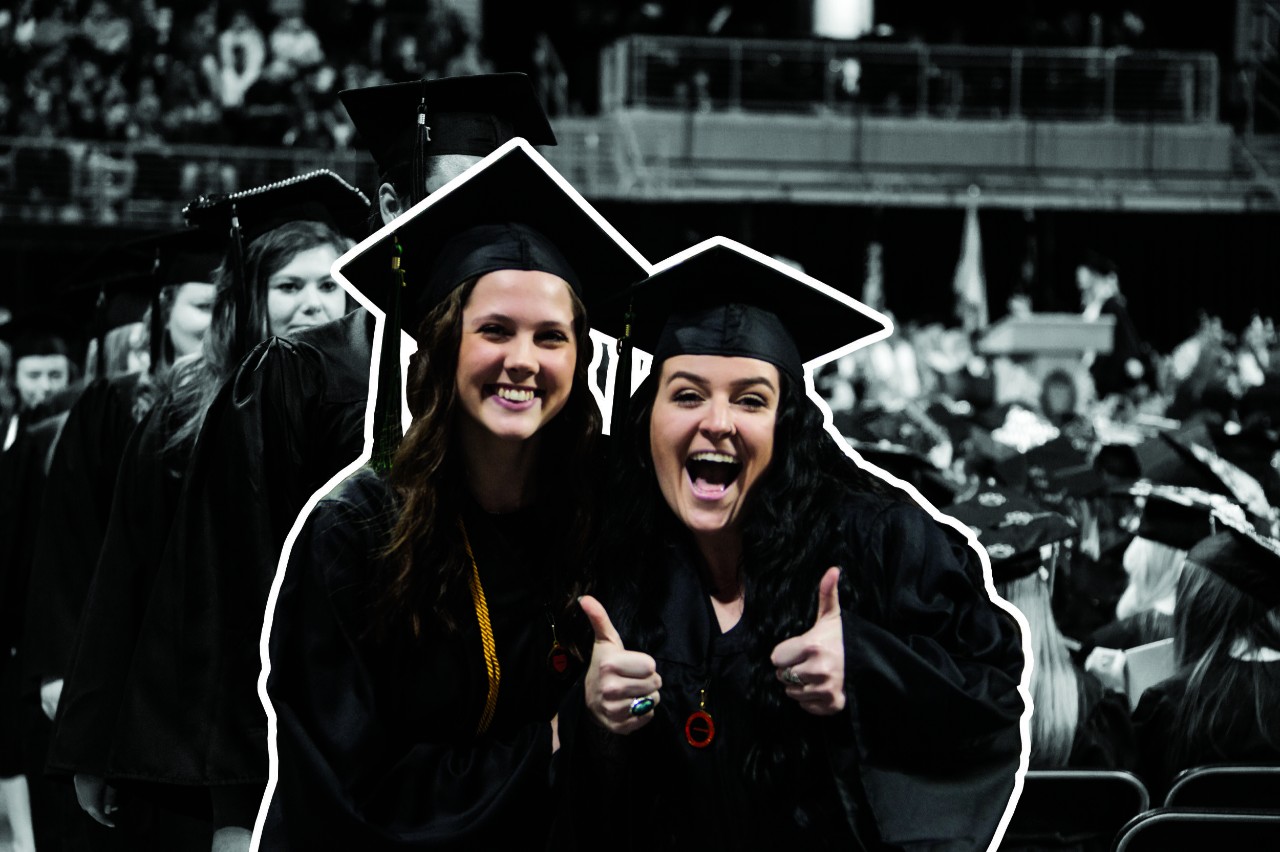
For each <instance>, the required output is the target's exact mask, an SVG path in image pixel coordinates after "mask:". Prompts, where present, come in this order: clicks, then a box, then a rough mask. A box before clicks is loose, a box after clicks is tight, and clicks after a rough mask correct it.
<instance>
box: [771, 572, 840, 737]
mask: <svg viewBox="0 0 1280 852" xmlns="http://www.w3.org/2000/svg"><path fill="white" fill-rule="evenodd" d="M839 582H840V569H839V568H829V569H827V573H826V574H823V575H822V582H821V583H819V584H818V617H817V618H816V619H815V620H814V622H813V627H811V628H809V629H808V630H807V631H805V632H804V633H801V634H800V635H799V636H793V637H792V638H790V639H787V640H786V641H784V642H781V643H779V644H778V646H777V647H776V648H774V649H773V654H772V655H771V656H770V660H771V661H772V662H773V664H774V666H776V667H777V669H778V673H777V677H778V680H780V681H782V682H783V683H784V684H786V687H787V696H788V697H789V698H792V699H794V700H796V701H798V702H799V703H800V706H801V707H802V708H803V709H804V710H806V711H807V712H809V713H812V714H814V715H815V716H832V715H835V714H836V713H839V712H840V711H841V710H843V709H844V705H845V694H844V630H843V629H842V625H841V622H840V590H839Z"/></svg>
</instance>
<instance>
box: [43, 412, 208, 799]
mask: <svg viewBox="0 0 1280 852" xmlns="http://www.w3.org/2000/svg"><path fill="white" fill-rule="evenodd" d="M172 420H173V417H172V412H171V410H170V409H169V407H168V406H165V405H163V403H161V404H157V406H156V407H155V408H153V409H152V410H151V411H150V412H149V413H148V414H147V415H146V416H145V417H144V418H143V419H142V421H141V422H140V423H139V424H138V426H137V428H136V429H135V430H134V431H133V434H132V435H131V436H130V438H129V441H128V443H127V445H126V447H125V452H124V458H123V459H122V461H121V465H120V470H119V474H118V477H117V480H116V488H115V492H114V494H113V495H112V501H111V514H110V516H109V517H108V520H107V529H106V536H105V539H104V541H103V546H102V551H101V553H100V555H99V558H98V564H97V567H96V569H95V570H94V573H93V580H92V581H91V583H90V585H89V592H88V596H87V598H86V601H85V607H84V613H83V615H82V617H81V621H80V626H79V629H78V630H77V634H76V639H75V644H74V648H73V651H72V662H71V666H70V668H69V669H68V674H67V678H66V683H65V684H64V686H63V691H62V698H61V701H60V703H59V705H58V714H57V718H56V719H55V720H54V738H53V744H52V747H51V748H50V752H49V764H48V765H49V768H50V769H51V770H53V771H55V772H87V773H91V774H94V775H98V776H102V777H106V778H113V779H125V778H133V779H141V780H152V775H151V773H149V772H148V771H147V769H146V766H145V762H144V763H143V764H142V765H138V764H137V763H135V762H134V761H133V760H131V759H130V758H129V756H127V755H122V756H117V755H116V753H115V749H114V733H115V729H116V723H117V720H118V718H119V715H120V707H121V703H122V701H123V698H124V689H125V684H126V681H127V676H128V672H129V669H130V666H132V665H133V663H134V656H135V652H136V650H137V642H138V636H139V632H140V629H141V625H142V622H143V617H144V614H145V613H146V612H147V610H148V608H149V607H155V606H163V605H164V603H163V602H157V601H153V600H152V591H153V588H154V581H155V574H156V569H157V567H158V566H159V563H160V555H161V553H162V552H163V549H164V545H165V542H166V540H167V539H168V535H169V529H170V524H171V522H172V518H173V506H174V505H175V503H176V502H177V499H178V494H179V493H180V490H181V486H182V478H181V474H182V470H183V468H184V467H185V462H186V453H184V452H182V451H181V450H172V451H166V449H165V443H166V441H167V439H168V436H169V435H171V434H172V433H173V431H174V423H173V422H172ZM118 758H119V759H118Z"/></svg>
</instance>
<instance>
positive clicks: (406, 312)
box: [334, 139, 649, 466]
mask: <svg viewBox="0 0 1280 852" xmlns="http://www.w3.org/2000/svg"><path fill="white" fill-rule="evenodd" d="M500 269H522V270H541V271H544V272H550V273H552V274H555V275H557V276H559V277H560V278H563V279H564V280H565V281H566V282H568V284H569V286H570V287H571V288H572V289H573V291H574V292H575V293H576V294H577V295H578V297H579V298H580V299H581V300H582V302H583V304H584V305H585V306H586V307H587V310H588V313H589V315H590V316H591V317H592V318H593V319H594V318H595V317H596V316H598V314H597V309H598V308H599V306H600V305H601V304H602V302H603V301H604V300H605V299H607V297H608V296H609V295H611V294H614V293H618V292H621V291H624V290H625V289H626V287H627V286H628V285H629V284H631V283H633V282H635V281H638V280H640V279H642V278H644V277H645V275H646V274H647V273H648V271H649V264H648V261H646V260H645V259H644V257H643V256H642V255H641V254H640V253H639V252H638V251H636V249H635V248H634V247H632V246H631V244H630V243H629V242H627V241H626V239H624V238H623V237H622V235H621V234H619V233H618V232H617V230H616V229H614V228H613V226H612V225H610V224H609V223H608V222H606V221H605V220H604V218H603V217H602V216H601V215H600V214H599V213H597V212H596V211H595V209H594V208H592V207H591V206H590V205H589V204H588V203H587V202H586V200H585V199H583V198H582V196H580V195H579V194H578V193H577V192H576V191H575V190H574V189H573V188H572V187H570V186H569V184H568V183H567V182H566V181H565V180H564V178H563V177H561V176H560V174H559V173H558V172H556V171H555V169H553V168H552V167H551V165H550V164H549V163H547V161H546V160H545V159H543V158H542V157H541V156H540V155H539V154H538V153H537V152H536V151H535V150H533V148H532V147H531V146H530V145H529V144H528V143H527V142H525V141H524V140H522V139H517V140H513V141H512V142H509V143H507V144H506V145H504V146H503V147H502V148H500V149H499V150H498V151H495V152H494V153H493V154H491V155H490V156H489V157H488V158H486V159H485V160H484V161H482V162H481V163H480V164H479V165H477V166H475V167H473V168H472V169H470V170H468V171H467V172H466V173H465V174H464V175H462V176H461V177H459V178H456V179H455V180H453V181H451V182H450V183H449V184H448V185H446V186H445V187H444V188H443V189H441V190H440V191H438V192H436V193H433V194H432V195H431V196H429V197H428V198H427V199H426V200H425V201H423V202H421V203H419V204H418V205H416V206H414V207H413V208H412V209H410V210H409V211H408V212H407V213H405V214H404V215H402V216H400V217H398V218H397V219H395V220H394V221H393V222H392V223H391V224H390V225H387V226H386V227H384V228H382V229H381V230H380V231H378V232H377V233H376V234H374V235H373V236H371V237H369V238H368V239H366V240H365V241H364V242H362V243H361V244H360V245H359V246H357V247H356V248H355V249H353V250H352V251H350V252H348V253H347V254H346V255H344V256H343V257H342V258H341V259H340V260H339V261H338V263H337V264H335V267H334V270H335V273H336V275H337V276H338V277H339V279H341V280H342V281H344V282H345V283H347V284H348V285H349V286H350V287H352V288H354V289H355V290H356V291H358V292H359V293H360V294H361V296H362V297H363V298H364V299H366V300H368V301H369V302H372V303H373V304H374V305H375V306H377V307H378V308H379V309H380V310H382V311H384V313H386V315H387V324H386V329H385V331H384V335H383V344H382V347H381V350H380V352H381V356H380V358H381V359H382V360H381V366H380V375H379V389H378V399H379V405H380V406H382V404H383V403H384V402H385V403H386V405H385V407H383V408H382V410H381V411H375V432H374V435H375V459H374V463H375V466H378V465H380V464H387V463H389V462H388V457H389V455H390V452H391V451H392V450H393V449H394V444H395V442H396V441H397V440H398V436H399V428H400V407H399V404H398V401H399V390H400V386H399V372H398V367H399V351H400V347H399V330H400V329H404V330H406V331H409V332H410V333H411V334H413V333H416V332H417V330H418V327H419V325H420V324H421V322H422V320H423V318H424V317H425V316H426V315H427V314H428V313H429V312H430V311H431V310H432V309H433V308H435V307H436V305H438V304H440V303H441V302H442V301H443V300H444V299H445V298H446V297H447V296H448V295H449V294H450V293H451V292H453V291H454V290H455V289H456V288H457V287H458V286H459V285H461V284H462V283H464V282H466V281H469V280H472V279H475V278H479V277H480V276H482V275H484V274H486V273H488V272H493V271H496V270H500ZM388 281H391V282H393V283H394V284H395V287H394V288H390V287H388V286H387V282H388ZM579 345H586V342H585V341H580V343H579ZM393 382H394V383H393ZM392 402H394V403H396V404H394V405H393V404H391V403H392Z"/></svg>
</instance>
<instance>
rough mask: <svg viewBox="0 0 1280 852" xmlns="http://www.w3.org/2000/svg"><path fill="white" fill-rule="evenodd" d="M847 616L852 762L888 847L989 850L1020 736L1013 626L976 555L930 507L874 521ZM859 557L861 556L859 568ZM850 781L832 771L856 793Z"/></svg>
mask: <svg viewBox="0 0 1280 852" xmlns="http://www.w3.org/2000/svg"><path fill="white" fill-rule="evenodd" d="M867 526H868V529H867V531H866V532H865V533H864V534H863V548H862V553H863V554H864V555H863V559H862V561H861V564H860V565H858V566H856V569H857V573H858V574H859V575H860V576H861V577H862V581H863V582H864V583H865V584H866V585H867V586H868V589H867V592H868V594H867V595H866V596H865V597H867V598H869V600H867V601H866V603H865V605H860V606H859V607H858V608H857V609H856V610H848V609H846V610H845V612H844V636H845V668H846V674H845V689H846V691H847V693H848V696H849V709H848V713H849V718H850V720H851V721H852V724H853V734H854V736H853V742H854V744H855V746H854V747H856V749H857V751H858V759H857V760H847V761H845V765H847V766H857V767H858V769H859V772H860V776H861V781H862V785H863V788H864V790H865V793H866V798H867V802H868V804H869V805H870V808H871V812H872V813H873V814H874V817H875V823H876V827H877V830H878V832H879V834H880V839H881V840H882V841H883V842H884V843H886V844H888V845H889V846H890V848H904V849H913V848H929V849H951V848H957V849H959V848H964V849H968V848H985V846H986V845H987V844H988V843H989V842H990V838H991V837H992V836H993V834H994V832H995V828H996V826H997V825H998V823H999V820H1000V818H1001V816H1002V815H1003V813H1004V811H1005V808H1006V807H1007V804H1008V801H1009V797H1010V795H1011V794H1012V791H1013V786H1014V779H1015V775H1016V772H1017V769H1018V766H1019V761H1020V759H1021V755H1022V749H1023V744H1022V740H1021V736H1020V729H1019V720H1020V717H1021V715H1022V712H1023V709H1024V704H1023V700H1022V697H1021V695H1020V694H1019V692H1018V683H1019V680H1020V678H1021V674H1022V669H1023V665H1024V656H1023V650H1022V640H1021V636H1020V634H1019V632H1018V630H1017V626H1016V622H1014V620H1013V619H1012V617H1010V616H1009V615H1008V614H1007V613H1005V612H1004V611H1002V610H1001V609H999V608H998V607H997V606H996V605H995V604H994V603H993V602H992V600H991V599H990V597H989V596H988V594H987V591H986V589H985V587H984V585H983V584H982V575H981V571H980V570H979V565H978V561H977V556H976V554H973V553H972V552H971V549H970V548H968V547H967V545H966V544H965V543H964V542H963V540H962V539H961V538H960V537H959V536H958V535H954V536H952V535H948V534H947V533H946V532H944V531H943V529H942V528H941V527H940V526H939V525H938V524H937V523H936V522H935V521H934V520H933V519H932V518H931V517H929V516H928V515H927V514H926V513H925V512H923V511H922V510H919V509H917V508H915V507H911V506H906V505H896V506H891V507H889V508H886V509H884V510H882V511H881V512H879V513H878V514H877V515H876V516H874V518H872V519H869V522H868V524H867ZM851 567H853V566H851ZM850 780H851V779H844V780H841V779H839V778H838V779H837V783H838V784H841V785H842V787H843V788H844V789H842V795H845V796H851V795H853V792H852V791H851V790H850V789H849V786H848V785H849V781H850Z"/></svg>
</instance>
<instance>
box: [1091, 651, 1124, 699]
mask: <svg viewBox="0 0 1280 852" xmlns="http://www.w3.org/2000/svg"><path fill="white" fill-rule="evenodd" d="M1127 662H1128V660H1127V659H1126V657H1125V653H1124V651H1120V650H1117V649H1115V648H1094V649H1093V650H1092V651H1090V652H1089V656H1088V658H1087V659H1086V660H1085V661H1084V670H1085V671H1087V672H1089V674H1091V675H1093V676H1094V677H1096V678H1097V679H1098V680H1099V681H1101V682H1102V685H1103V686H1105V687H1106V688H1107V689H1110V690H1112V691H1113V692H1124V691H1125V664H1126V663H1127Z"/></svg>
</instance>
